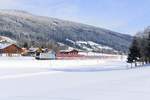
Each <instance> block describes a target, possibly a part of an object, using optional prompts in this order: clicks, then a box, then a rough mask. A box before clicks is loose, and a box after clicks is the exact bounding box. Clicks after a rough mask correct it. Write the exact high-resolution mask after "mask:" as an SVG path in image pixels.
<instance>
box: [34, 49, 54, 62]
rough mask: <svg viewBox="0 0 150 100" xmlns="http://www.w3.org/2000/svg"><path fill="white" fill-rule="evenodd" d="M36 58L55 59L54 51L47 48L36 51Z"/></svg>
mask: <svg viewBox="0 0 150 100" xmlns="http://www.w3.org/2000/svg"><path fill="white" fill-rule="evenodd" d="M36 59H39V60H55V59H56V52H55V51H54V50H49V51H48V52H43V53H37V54H36Z"/></svg>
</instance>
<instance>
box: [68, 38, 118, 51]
mask: <svg viewBox="0 0 150 100" xmlns="http://www.w3.org/2000/svg"><path fill="white" fill-rule="evenodd" d="M66 41H68V42H70V43H72V45H73V47H74V48H75V47H78V48H80V50H84V51H88V52H101V53H118V51H116V50H115V49H113V48H111V47H109V46H105V45H102V44H98V43H95V42H93V41H73V40H69V39H67V40H66Z"/></svg>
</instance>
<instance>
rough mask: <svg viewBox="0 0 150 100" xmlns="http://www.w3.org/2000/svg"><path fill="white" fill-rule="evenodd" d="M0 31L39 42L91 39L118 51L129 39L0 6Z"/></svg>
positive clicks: (42, 43) (106, 31)
mask: <svg viewBox="0 0 150 100" xmlns="http://www.w3.org/2000/svg"><path fill="white" fill-rule="evenodd" d="M0 35H3V36H7V37H10V38H12V39H14V40H16V41H18V42H19V43H22V44H24V43H25V42H27V43H28V44H30V45H40V46H43V45H44V44H47V43H51V42H52V41H53V42H60V43H63V44H66V45H69V46H72V45H71V44H70V42H69V43H68V41H66V39H70V40H73V41H92V42H94V43H97V44H101V45H105V46H109V47H111V48H113V49H115V50H119V51H127V50H128V47H129V45H130V43H131V41H132V37H131V36H129V35H125V34H120V33H118V32H114V31H110V30H107V29H103V28H99V27H94V26H90V25H85V24H80V23H76V22H70V21H65V20H60V19H56V18H50V17H42V16H36V15H33V14H30V13H28V12H25V11H19V10H0Z"/></svg>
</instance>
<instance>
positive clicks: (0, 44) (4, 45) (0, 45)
mask: <svg viewBox="0 0 150 100" xmlns="http://www.w3.org/2000/svg"><path fill="white" fill-rule="evenodd" d="M10 45H12V44H10V43H4V44H3V43H0V49H4V48H6V47H8V46H10Z"/></svg>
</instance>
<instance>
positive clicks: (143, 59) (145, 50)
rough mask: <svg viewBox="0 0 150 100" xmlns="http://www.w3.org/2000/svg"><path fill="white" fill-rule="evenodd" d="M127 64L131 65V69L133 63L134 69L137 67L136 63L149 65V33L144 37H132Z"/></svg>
mask: <svg viewBox="0 0 150 100" xmlns="http://www.w3.org/2000/svg"><path fill="white" fill-rule="evenodd" d="M127 62H128V63H131V67H132V66H133V65H132V64H133V63H134V64H135V67H137V63H140V64H141V65H144V64H150V32H148V33H147V34H146V35H145V36H135V37H134V39H133V42H132V44H131V46H130V48H129V54H128V58H127Z"/></svg>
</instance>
